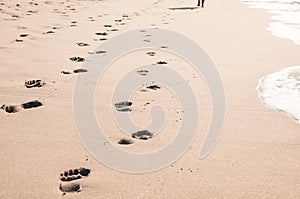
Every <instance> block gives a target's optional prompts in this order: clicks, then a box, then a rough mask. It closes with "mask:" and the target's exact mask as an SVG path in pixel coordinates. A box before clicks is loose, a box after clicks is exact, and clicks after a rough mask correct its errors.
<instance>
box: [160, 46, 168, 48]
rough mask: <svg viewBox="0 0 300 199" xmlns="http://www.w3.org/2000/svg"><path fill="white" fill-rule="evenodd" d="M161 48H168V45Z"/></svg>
mask: <svg viewBox="0 0 300 199" xmlns="http://www.w3.org/2000/svg"><path fill="white" fill-rule="evenodd" d="M160 48H168V47H167V46H161V47H160Z"/></svg>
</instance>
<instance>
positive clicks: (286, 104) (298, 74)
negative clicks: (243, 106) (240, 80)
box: [257, 66, 300, 123]
mask: <svg viewBox="0 0 300 199" xmlns="http://www.w3.org/2000/svg"><path fill="white" fill-rule="evenodd" d="M257 90H258V92H259V97H260V98H261V100H262V103H263V104H264V105H266V106H267V107H269V108H272V109H277V110H279V111H282V112H284V113H286V114H287V115H288V116H290V117H292V118H294V119H295V120H296V121H297V122H299V123H300V66H292V67H288V68H284V69H282V70H280V71H278V72H275V73H271V74H269V75H267V76H265V77H263V78H261V79H260V81H259V85H258V87H257Z"/></svg>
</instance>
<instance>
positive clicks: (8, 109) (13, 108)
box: [0, 100, 43, 113]
mask: <svg viewBox="0 0 300 199" xmlns="http://www.w3.org/2000/svg"><path fill="white" fill-rule="evenodd" d="M40 106H43V104H42V103H41V102H40V101H38V100H34V101H30V102H26V103H23V104H21V105H5V104H3V105H2V106H1V107H0V108H1V109H3V110H4V111H5V112H7V113H17V112H19V111H21V110H22V109H31V108H37V107H40Z"/></svg>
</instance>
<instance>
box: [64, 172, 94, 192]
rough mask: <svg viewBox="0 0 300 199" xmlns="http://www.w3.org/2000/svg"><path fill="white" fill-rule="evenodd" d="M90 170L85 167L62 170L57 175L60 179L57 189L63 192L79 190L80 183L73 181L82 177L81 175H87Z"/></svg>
mask: <svg viewBox="0 0 300 199" xmlns="http://www.w3.org/2000/svg"><path fill="white" fill-rule="evenodd" d="M90 172H91V170H90V169H86V168H83V167H81V168H79V169H70V170H69V171H64V172H62V173H61V174H60V177H59V179H60V181H61V182H60V184H59V190H60V191H61V192H63V193H67V192H69V193H70V192H80V191H81V187H80V183H79V182H73V181H75V180H79V179H82V178H83V177H88V176H89V174H90Z"/></svg>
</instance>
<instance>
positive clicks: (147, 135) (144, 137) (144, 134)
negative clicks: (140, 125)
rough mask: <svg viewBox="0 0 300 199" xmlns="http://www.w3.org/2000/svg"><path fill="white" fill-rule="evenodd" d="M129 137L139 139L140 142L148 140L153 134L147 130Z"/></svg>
mask: <svg viewBox="0 0 300 199" xmlns="http://www.w3.org/2000/svg"><path fill="white" fill-rule="evenodd" d="M131 137H133V138H135V139H140V140H148V139H151V138H152V137H153V133H151V132H150V131H148V130H142V131H138V132H135V133H133V134H131Z"/></svg>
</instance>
